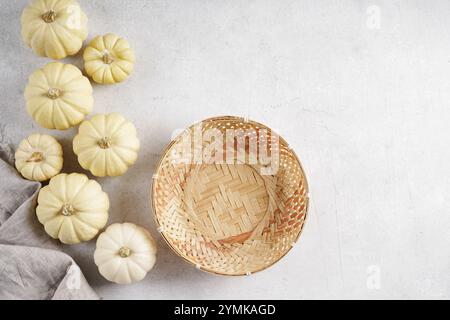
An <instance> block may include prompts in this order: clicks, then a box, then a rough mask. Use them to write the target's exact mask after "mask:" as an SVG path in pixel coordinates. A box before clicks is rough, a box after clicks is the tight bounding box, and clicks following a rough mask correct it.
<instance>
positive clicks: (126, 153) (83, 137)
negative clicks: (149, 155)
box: [73, 113, 140, 177]
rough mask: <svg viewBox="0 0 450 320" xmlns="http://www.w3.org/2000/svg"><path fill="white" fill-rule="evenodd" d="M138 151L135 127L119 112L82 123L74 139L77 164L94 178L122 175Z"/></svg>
mask: <svg viewBox="0 0 450 320" xmlns="http://www.w3.org/2000/svg"><path fill="white" fill-rule="evenodd" d="M139 148H140V143H139V140H138V138H137V136H136V128H135V126H134V125H133V124H132V123H131V122H129V121H127V120H126V119H125V118H124V117H122V116H121V115H120V114H118V113H110V114H98V115H95V116H94V117H92V119H90V120H86V121H83V123H82V124H81V125H80V128H79V131H78V135H77V136H75V139H74V140H73V151H74V152H75V154H76V155H78V162H79V163H80V165H81V166H82V167H83V169H85V170H89V171H91V173H92V174H93V175H95V176H97V177H104V176H120V175H122V174H124V173H125V172H126V171H127V170H128V167H129V166H131V165H133V164H134V163H135V162H136V159H137V156H138V151H139Z"/></svg>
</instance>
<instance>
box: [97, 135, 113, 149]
mask: <svg viewBox="0 0 450 320" xmlns="http://www.w3.org/2000/svg"><path fill="white" fill-rule="evenodd" d="M111 144H112V141H111V138H110V137H103V138H101V139H100V140H99V141H98V145H99V147H100V148H102V149H108V148H110V147H111Z"/></svg>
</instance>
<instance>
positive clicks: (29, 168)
mask: <svg viewBox="0 0 450 320" xmlns="http://www.w3.org/2000/svg"><path fill="white" fill-rule="evenodd" d="M15 158H16V168H17V170H18V171H19V172H20V174H21V175H22V176H23V177H24V178H25V179H28V180H33V181H46V180H49V179H50V178H52V177H54V176H56V175H57V174H58V173H60V172H61V169H62V166H63V150H62V147H61V145H60V144H59V143H58V141H56V139H55V138H53V137H52V136H49V135H46V134H33V135H31V136H29V137H28V138H26V139H25V140H22V142H21V143H20V144H19V147H18V148H17V151H16V154H15Z"/></svg>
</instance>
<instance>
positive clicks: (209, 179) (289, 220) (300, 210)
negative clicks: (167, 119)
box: [152, 116, 309, 275]
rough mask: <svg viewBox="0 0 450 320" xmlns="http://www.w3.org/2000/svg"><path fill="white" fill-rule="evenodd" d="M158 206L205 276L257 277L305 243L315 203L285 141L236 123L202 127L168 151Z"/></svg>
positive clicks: (174, 242) (160, 170)
mask: <svg viewBox="0 0 450 320" xmlns="http://www.w3.org/2000/svg"><path fill="white" fill-rule="evenodd" d="M220 137H222V139H220ZM255 146H256V147H255ZM268 159H269V160H270V161H268ZM152 198H153V209H154V212H155V218H156V223H157V225H158V230H159V232H160V233H161V235H162V236H163V238H164V239H165V240H166V242H167V243H168V245H169V246H170V247H171V248H172V249H173V250H174V251H175V252H176V253H177V254H178V255H180V256H181V257H182V258H184V259H185V260H186V261H188V262H189V263H192V264H193V265H194V266H196V267H197V268H198V269H201V270H203V271H207V272H210V273H214V274H221V275H250V274H252V273H255V272H258V271H261V270H264V269H266V268H268V267H270V266H271V265H273V264H274V263H275V262H277V261H278V260H280V259H281V258H282V257H283V256H284V255H285V254H286V253H287V252H288V251H289V250H290V249H291V248H292V246H293V245H294V244H295V243H296V242H297V240H298V238H299V236H300V233H301V231H302V228H303V225H304V222H305V218H306V215H307V210H308V200H309V198H308V184H307V181H306V177H305V174H304V171H303V169H302V166H301V164H300V161H299V160H298V158H297V156H296V154H295V153H294V151H293V150H292V149H290V148H289V145H288V144H287V143H286V141H285V140H284V139H283V138H281V137H278V136H277V135H276V133H275V132H272V130H270V129H269V128H267V127H266V126H264V125H262V124H260V123H257V122H254V121H249V120H246V119H243V118H238V117H229V116H228V117H217V118H211V119H207V120H204V121H202V122H200V123H198V124H195V125H193V126H191V127H190V128H188V129H186V130H185V131H184V132H183V133H181V134H180V135H179V136H177V137H176V138H175V139H174V140H173V141H172V142H171V143H170V144H169V146H168V147H167V148H166V150H165V151H164V154H163V156H162V158H161V160H160V162H159V164H158V166H157V169H156V173H155V175H154V176H153V186H152Z"/></svg>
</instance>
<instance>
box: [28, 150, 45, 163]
mask: <svg viewBox="0 0 450 320" xmlns="http://www.w3.org/2000/svg"><path fill="white" fill-rule="evenodd" d="M42 160H44V154H43V153H42V152H33V153H32V154H31V156H30V157H29V158H28V160H27V162H41V161H42Z"/></svg>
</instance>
